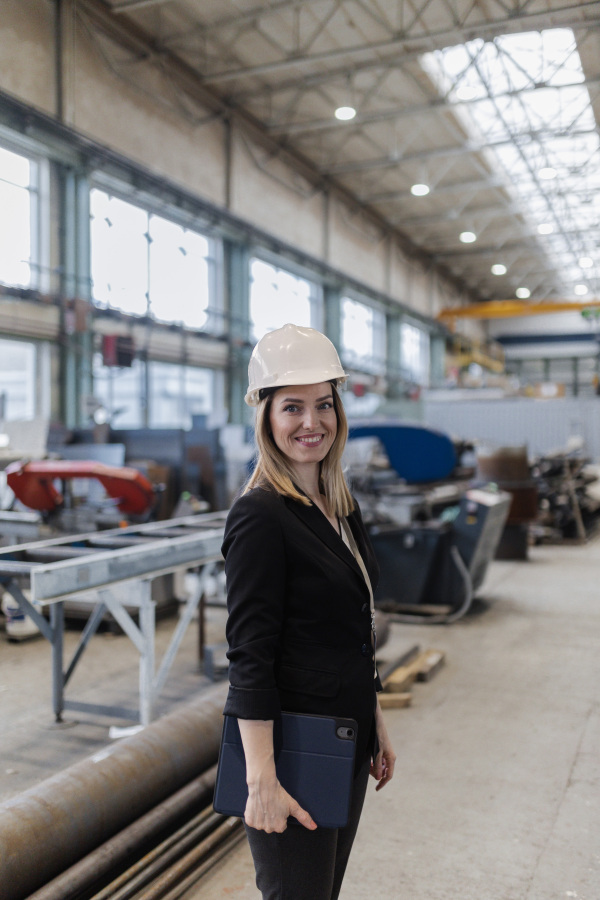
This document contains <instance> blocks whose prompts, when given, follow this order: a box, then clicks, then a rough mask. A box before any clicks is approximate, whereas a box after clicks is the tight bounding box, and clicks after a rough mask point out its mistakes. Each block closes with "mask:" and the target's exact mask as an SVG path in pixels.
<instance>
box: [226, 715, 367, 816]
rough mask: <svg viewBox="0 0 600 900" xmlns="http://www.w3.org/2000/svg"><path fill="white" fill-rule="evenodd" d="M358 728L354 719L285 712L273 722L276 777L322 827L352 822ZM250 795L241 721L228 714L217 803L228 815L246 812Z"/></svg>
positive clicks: (241, 814) (238, 814) (240, 814)
mask: <svg viewBox="0 0 600 900" xmlns="http://www.w3.org/2000/svg"><path fill="white" fill-rule="evenodd" d="M357 727H358V726H357V724H356V722H355V721H354V720H353V719H340V718H336V717H330V716H312V715H305V714H303V713H285V712H284V713H282V714H281V716H280V717H279V718H277V719H275V722H274V724H273V744H274V749H275V768H276V770H277V777H278V778H279V781H280V782H281V784H282V785H283V787H284V788H285V789H286V791H287V792H288V793H289V794H291V796H292V797H293V798H294V799H295V800H297V801H298V803H299V804H300V806H301V807H302V808H303V809H306V810H308V812H309V813H310V814H311V816H312V817H313V819H314V820H315V822H316V823H317V825H319V826H320V827H322V828H341V827H343V826H344V825H346V823H347V821H348V812H349V806H350V795H351V791H352V778H353V773H354V751H355V748H356V743H355V742H356V732H357ZM340 735H341V736H340ZM247 799H248V788H247V785H246V761H245V758H244V748H243V746H242V739H241V736H240V729H239V726H238V721H237V719H236V718H233V717H231V716H225V717H224V725H223V736H222V738H221V752H220V754H219V765H218V768H217V779H216V784H215V797H214V801H213V807H214V809H215V810H216V812H219V813H222V814H223V815H226V816H243V815H244V810H245V808H246V801H247Z"/></svg>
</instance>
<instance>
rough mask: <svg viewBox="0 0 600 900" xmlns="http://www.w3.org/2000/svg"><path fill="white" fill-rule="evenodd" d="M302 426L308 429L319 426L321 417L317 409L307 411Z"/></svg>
mask: <svg viewBox="0 0 600 900" xmlns="http://www.w3.org/2000/svg"><path fill="white" fill-rule="evenodd" d="M302 424H303V425H304V427H305V428H306V429H310V428H314V427H315V426H316V425H318V424H319V416H318V413H317V411H316V409H305V410H304V416H303V419H302Z"/></svg>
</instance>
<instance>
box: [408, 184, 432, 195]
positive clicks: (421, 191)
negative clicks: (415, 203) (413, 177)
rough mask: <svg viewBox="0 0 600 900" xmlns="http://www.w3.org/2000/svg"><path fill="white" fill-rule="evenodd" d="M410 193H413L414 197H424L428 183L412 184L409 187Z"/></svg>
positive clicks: (427, 191)
mask: <svg viewBox="0 0 600 900" xmlns="http://www.w3.org/2000/svg"><path fill="white" fill-rule="evenodd" d="M410 192H411V194H414V196H415V197H424V196H425V195H426V194H428V193H429V185H427V184H413V186H412V187H411V189H410Z"/></svg>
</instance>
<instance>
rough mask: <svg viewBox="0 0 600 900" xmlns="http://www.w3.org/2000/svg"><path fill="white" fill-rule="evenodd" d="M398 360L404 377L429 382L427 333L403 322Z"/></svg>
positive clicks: (418, 382)
mask: <svg viewBox="0 0 600 900" xmlns="http://www.w3.org/2000/svg"><path fill="white" fill-rule="evenodd" d="M400 360H401V364H402V369H403V370H404V372H405V374H406V377H407V378H409V379H410V380H411V381H414V382H416V383H417V384H422V385H425V384H428V382H429V335H428V334H427V332H426V331H423V330H422V329H421V328H417V327H416V326H415V325H410V324H409V323H408V322H403V323H402V327H401V330H400Z"/></svg>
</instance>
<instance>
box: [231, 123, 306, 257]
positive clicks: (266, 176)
mask: <svg viewBox="0 0 600 900" xmlns="http://www.w3.org/2000/svg"><path fill="white" fill-rule="evenodd" d="M231 212H232V213H234V214H235V215H237V216H239V217H240V218H242V219H245V220H246V221H250V222H252V223H253V224H254V225H256V226H258V227H259V228H262V229H263V230H264V231H267V232H269V234H272V235H273V236H275V237H277V238H280V239H281V240H282V241H285V242H286V243H288V244H292V245H293V246H295V247H298V248H300V249H301V250H303V251H304V252H305V253H308V254H310V255H312V256H317V257H322V255H323V244H324V233H323V228H324V221H323V197H322V195H321V194H319V193H318V192H316V191H315V190H314V188H312V187H311V186H310V185H309V184H308V182H306V181H305V180H304V179H303V178H301V177H300V176H299V175H296V174H295V173H294V172H292V171H291V170H290V169H289V168H288V167H287V166H285V165H284V164H283V163H281V162H280V161H278V160H273V159H272V158H269V157H268V156H266V155H265V152H264V150H261V149H260V148H258V147H256V146H254V147H253V146H252V145H250V144H249V143H248V141H247V140H246V139H245V138H243V137H241V136H239V135H238V136H237V137H236V139H235V141H234V142H233V156H232V175H231Z"/></svg>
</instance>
